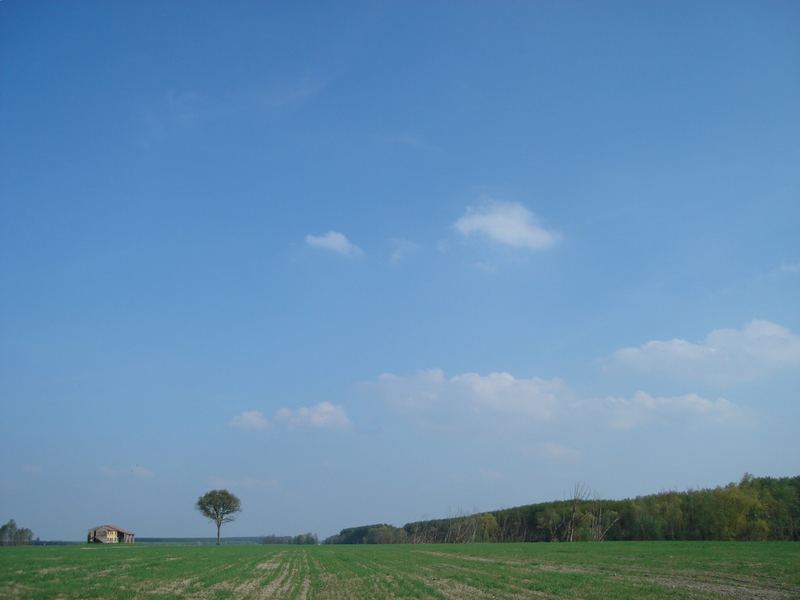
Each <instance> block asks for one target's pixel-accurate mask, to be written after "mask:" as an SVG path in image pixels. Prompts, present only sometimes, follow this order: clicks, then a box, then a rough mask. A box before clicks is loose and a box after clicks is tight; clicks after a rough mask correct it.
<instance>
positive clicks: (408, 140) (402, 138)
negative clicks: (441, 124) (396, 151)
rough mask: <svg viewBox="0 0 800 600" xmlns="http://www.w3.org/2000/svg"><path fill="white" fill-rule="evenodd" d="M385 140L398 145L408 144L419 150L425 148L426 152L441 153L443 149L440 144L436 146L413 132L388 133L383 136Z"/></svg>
mask: <svg viewBox="0 0 800 600" xmlns="http://www.w3.org/2000/svg"><path fill="white" fill-rule="evenodd" d="M383 139H384V141H386V142H387V143H389V144H395V145H398V146H408V147H409V148H414V149H417V150H423V151H425V152H433V153H439V152H441V151H442V149H441V148H439V147H438V146H434V145H433V144H430V143H428V142H426V141H425V140H423V139H422V138H421V137H419V136H417V135H414V134H411V133H399V134H396V135H387V136H384V137H383Z"/></svg>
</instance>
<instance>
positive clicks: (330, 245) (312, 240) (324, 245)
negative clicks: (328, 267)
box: [306, 230, 364, 257]
mask: <svg viewBox="0 0 800 600" xmlns="http://www.w3.org/2000/svg"><path fill="white" fill-rule="evenodd" d="M306 244H308V245H309V246H311V247H312V248H320V249H322V250H329V251H330V252H336V253H337V254H341V255H342V256H349V257H357V256H362V255H363V254H364V252H363V251H362V250H361V248H359V247H358V246H356V245H355V244H354V243H353V242H351V241H350V240H349V239H347V236H346V235H345V234H343V233H340V232H338V231H333V230H331V231H328V232H327V233H323V234H322V235H311V234H309V235H307V236H306Z"/></svg>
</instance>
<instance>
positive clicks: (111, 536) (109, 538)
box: [86, 525, 136, 544]
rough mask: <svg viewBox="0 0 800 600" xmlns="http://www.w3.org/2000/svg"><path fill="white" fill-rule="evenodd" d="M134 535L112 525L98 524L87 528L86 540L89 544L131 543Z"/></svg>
mask: <svg viewBox="0 0 800 600" xmlns="http://www.w3.org/2000/svg"><path fill="white" fill-rule="evenodd" d="M135 536H136V534H134V533H132V532H130V531H125V530H124V529H120V528H119V527H114V526H113V525H98V526H97V527H92V528H91V529H90V530H89V535H88V536H86V541H87V542H88V543H90V544H92V543H94V544H132V543H133V539H134V537H135Z"/></svg>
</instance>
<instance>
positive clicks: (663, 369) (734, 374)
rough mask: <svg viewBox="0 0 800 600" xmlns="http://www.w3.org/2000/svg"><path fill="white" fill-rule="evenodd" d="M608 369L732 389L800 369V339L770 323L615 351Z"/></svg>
mask: <svg viewBox="0 0 800 600" xmlns="http://www.w3.org/2000/svg"><path fill="white" fill-rule="evenodd" d="M606 366H616V367H624V368H628V369H632V370H636V371H640V372H643V373H652V374H661V375H668V376H673V377H679V378H686V379H695V380H704V381H711V382H714V383H722V384H729V383H733V382H737V381H750V380H754V379H758V378H760V377H763V376H764V375H767V374H769V373H773V372H775V371H778V370H781V369H786V368H797V367H800V336H798V335H796V334H794V333H792V332H791V331H789V330H788V329H785V328H784V327H781V326H780V325H776V324H775V323H771V322H770V321H763V320H754V321H750V322H749V323H747V324H746V325H745V326H744V327H742V328H741V329H715V330H714V331H712V332H711V333H709V334H708V335H707V336H706V338H705V340H703V341H701V342H699V343H694V342H688V341H686V340H682V339H673V340H667V341H660V340H653V341H649V342H647V343H645V344H643V345H641V346H638V347H632V348H623V349H621V350H618V351H616V352H614V354H612V355H611V357H610V358H609V359H608V361H606Z"/></svg>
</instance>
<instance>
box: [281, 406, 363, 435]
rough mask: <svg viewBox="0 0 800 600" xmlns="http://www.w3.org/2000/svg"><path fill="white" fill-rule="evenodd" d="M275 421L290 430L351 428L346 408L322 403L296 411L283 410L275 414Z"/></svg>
mask: <svg viewBox="0 0 800 600" xmlns="http://www.w3.org/2000/svg"><path fill="white" fill-rule="evenodd" d="M275 420H276V421H278V422H280V423H284V424H285V425H286V426H287V427H289V428H292V429H293V428H299V427H313V428H319V429H346V428H348V427H350V419H348V418H347V413H345V410H344V408H342V407H341V406H337V405H335V404H331V403H330V402H320V403H319V404H317V405H316V406H311V407H301V408H296V409H290V408H282V409H280V410H279V411H278V412H277V413H275Z"/></svg>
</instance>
